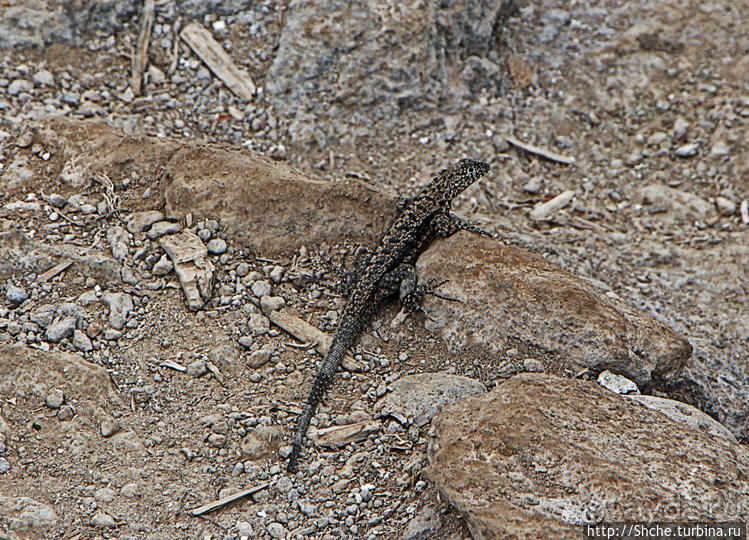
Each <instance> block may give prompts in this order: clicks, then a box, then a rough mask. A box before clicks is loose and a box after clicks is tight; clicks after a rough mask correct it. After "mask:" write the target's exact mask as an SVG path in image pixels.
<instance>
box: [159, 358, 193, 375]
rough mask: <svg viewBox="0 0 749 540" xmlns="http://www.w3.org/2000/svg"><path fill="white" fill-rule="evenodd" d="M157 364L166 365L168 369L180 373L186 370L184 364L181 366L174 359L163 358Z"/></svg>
mask: <svg viewBox="0 0 749 540" xmlns="http://www.w3.org/2000/svg"><path fill="white" fill-rule="evenodd" d="M159 365H160V366H161V367H168V368H170V369H174V370H177V371H180V372H182V373H184V372H186V371H187V368H186V367H185V366H183V365H182V364H178V363H177V362H175V361H174V360H164V361H163V362H161V363H160V364H159Z"/></svg>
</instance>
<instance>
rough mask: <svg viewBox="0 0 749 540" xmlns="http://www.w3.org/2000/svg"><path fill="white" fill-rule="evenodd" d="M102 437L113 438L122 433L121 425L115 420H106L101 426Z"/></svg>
mask: <svg viewBox="0 0 749 540" xmlns="http://www.w3.org/2000/svg"><path fill="white" fill-rule="evenodd" d="M99 427H100V429H101V436H102V437H104V438H107V437H111V436H112V435H114V434H115V433H118V432H119V431H120V429H121V428H120V423H119V422H118V421H117V420H115V419H113V418H105V419H104V420H102V421H101V424H100V426H99Z"/></svg>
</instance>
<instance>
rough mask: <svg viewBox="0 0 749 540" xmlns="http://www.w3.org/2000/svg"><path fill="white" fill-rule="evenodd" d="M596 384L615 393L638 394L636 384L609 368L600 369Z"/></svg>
mask: <svg viewBox="0 0 749 540" xmlns="http://www.w3.org/2000/svg"><path fill="white" fill-rule="evenodd" d="M598 384H600V385H601V386H603V387H604V388H607V389H608V390H611V391H612V392H615V393H617V394H639V393H640V390H639V389H638V388H637V385H636V384H635V383H634V382H632V381H630V380H629V379H628V378H626V377H624V376H623V375H619V374H617V373H612V372H611V371H609V370H606V371H602V372H601V373H600V375H598Z"/></svg>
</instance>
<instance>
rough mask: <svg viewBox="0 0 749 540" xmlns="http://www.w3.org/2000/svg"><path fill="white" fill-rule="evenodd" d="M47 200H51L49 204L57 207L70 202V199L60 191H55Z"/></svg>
mask: <svg viewBox="0 0 749 540" xmlns="http://www.w3.org/2000/svg"><path fill="white" fill-rule="evenodd" d="M47 200H48V201H49V204H51V205H52V206H54V207H55V208H62V207H63V206H65V205H66V204H68V200H67V199H66V198H65V197H63V196H62V195H60V194H58V193H53V194H52V195H50V196H49V198H48V199H47Z"/></svg>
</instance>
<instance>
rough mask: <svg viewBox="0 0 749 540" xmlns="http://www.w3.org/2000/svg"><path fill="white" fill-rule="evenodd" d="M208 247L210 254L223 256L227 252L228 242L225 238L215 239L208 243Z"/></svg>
mask: <svg viewBox="0 0 749 540" xmlns="http://www.w3.org/2000/svg"><path fill="white" fill-rule="evenodd" d="M206 247H207V248H208V253H210V254H211V255H221V254H222V253H224V252H225V251H226V240H224V239H223V238H214V239H213V240H211V241H210V242H208V245H207V246H206Z"/></svg>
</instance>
